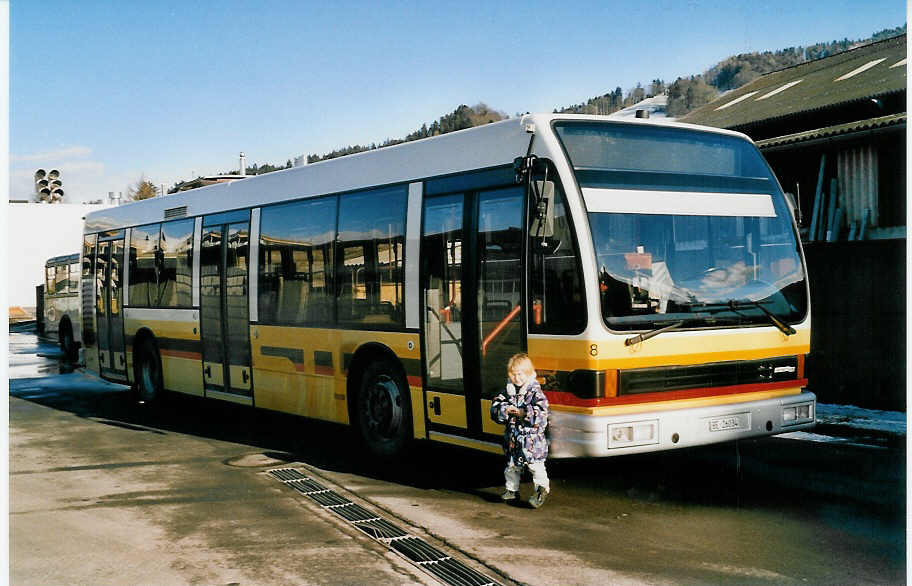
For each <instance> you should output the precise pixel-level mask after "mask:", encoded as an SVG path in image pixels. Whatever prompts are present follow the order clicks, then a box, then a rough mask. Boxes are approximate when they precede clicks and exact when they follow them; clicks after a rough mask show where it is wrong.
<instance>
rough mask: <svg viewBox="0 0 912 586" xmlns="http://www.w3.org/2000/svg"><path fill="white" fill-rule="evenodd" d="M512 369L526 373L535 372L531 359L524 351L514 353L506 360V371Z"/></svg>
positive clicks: (508, 371)
mask: <svg viewBox="0 0 912 586" xmlns="http://www.w3.org/2000/svg"><path fill="white" fill-rule="evenodd" d="M513 370H523V371H524V372H525V373H526V374H532V373H533V372H535V366H533V365H532V359H531V358H529V355H528V354H526V353H525V352H520V353H519V354H514V355H513V356H511V357H510V360H509V361H508V362H507V373H510V372H512V371H513Z"/></svg>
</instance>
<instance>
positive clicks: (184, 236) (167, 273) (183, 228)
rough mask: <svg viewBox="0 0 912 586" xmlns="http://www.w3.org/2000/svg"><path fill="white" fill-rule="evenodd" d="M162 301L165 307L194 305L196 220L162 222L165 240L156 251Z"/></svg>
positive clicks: (159, 301) (162, 238)
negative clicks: (194, 229) (194, 227)
mask: <svg viewBox="0 0 912 586" xmlns="http://www.w3.org/2000/svg"><path fill="white" fill-rule="evenodd" d="M155 270H156V271H157V272H158V288H159V300H158V303H159V305H161V306H162V307H190V306H191V305H192V304H193V297H192V292H191V291H192V275H193V220H192V219H191V220H175V221H172V222H165V223H164V224H162V225H161V243H160V244H159V248H158V251H157V252H156V263H155Z"/></svg>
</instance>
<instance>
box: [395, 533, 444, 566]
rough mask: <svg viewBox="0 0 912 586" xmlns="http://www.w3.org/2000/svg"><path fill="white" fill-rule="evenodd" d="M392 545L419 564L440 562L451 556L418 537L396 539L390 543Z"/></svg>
mask: <svg viewBox="0 0 912 586" xmlns="http://www.w3.org/2000/svg"><path fill="white" fill-rule="evenodd" d="M390 547H392V548H393V549H395V550H396V551H398V552H399V553H401V554H402V555H404V556H405V557H407V558H408V559H410V560H412V561H413V562H415V563H419V564H420V563H421V562H439V561H440V560H442V559H446V558H448V557H450V556H448V555H447V554H445V553H443V552H442V551H440V550H439V549H437V548H436V547H434V546H432V545H428V544H427V543H425V542H424V541H422V540H421V539H418V538H417V537H405V538H403V539H396V540H394V541H393V542H391V543H390Z"/></svg>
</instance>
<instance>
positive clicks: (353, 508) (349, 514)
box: [333, 503, 380, 523]
mask: <svg viewBox="0 0 912 586" xmlns="http://www.w3.org/2000/svg"><path fill="white" fill-rule="evenodd" d="M333 513H335V514H337V515H339V516H340V517H342V518H343V519H345V520H346V521H349V522H351V523H355V522H357V521H370V520H371V519H379V518H380V517H378V516H377V515H375V514H373V513H371V512H370V511H368V510H367V509H365V508H364V507H362V506H361V505H356V504H355V503H349V504H347V505H339V506H338V507H335V508H333Z"/></svg>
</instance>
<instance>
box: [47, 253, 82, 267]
mask: <svg viewBox="0 0 912 586" xmlns="http://www.w3.org/2000/svg"><path fill="white" fill-rule="evenodd" d="M74 262H79V253H78V252H77V253H76V254H64V255H62V256H52V257H51V258H49V259H47V262H46V263H44V266H46V267H50V266H54V265H69V264H73V263H74Z"/></svg>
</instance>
